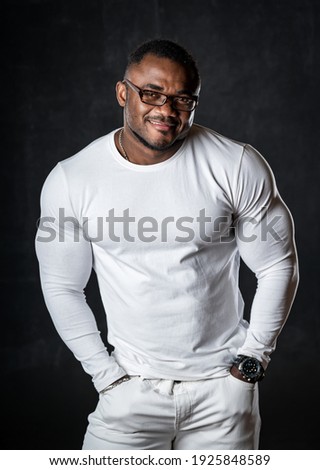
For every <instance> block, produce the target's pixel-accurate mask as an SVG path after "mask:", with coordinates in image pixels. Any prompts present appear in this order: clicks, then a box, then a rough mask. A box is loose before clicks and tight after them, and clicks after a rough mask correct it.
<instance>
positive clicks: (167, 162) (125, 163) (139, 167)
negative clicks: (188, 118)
mask: <svg viewBox="0 0 320 470" xmlns="http://www.w3.org/2000/svg"><path fill="white" fill-rule="evenodd" d="M120 129H121V127H120V128H118V129H115V130H114V131H112V132H111V133H110V140H109V141H110V145H111V149H112V155H113V157H114V159H115V160H116V161H117V162H118V163H120V164H121V165H122V166H124V167H126V168H128V169H130V170H134V171H142V172H148V171H157V170H160V169H161V168H163V167H165V166H168V165H171V164H172V163H173V162H174V161H176V160H177V159H178V158H179V157H180V156H181V154H182V153H183V151H184V147H185V145H186V142H187V139H188V135H187V136H186V138H185V139H184V141H183V142H182V145H181V147H180V148H179V149H178V150H177V151H176V152H175V153H174V154H173V155H172V156H171V157H169V158H167V160H164V161H162V162H159V163H153V164H151V165H138V164H137V163H133V162H130V161H128V160H126V159H125V158H123V156H122V155H121V154H120V152H119V150H118V149H117V147H116V144H115V141H114V137H115V134H116V132H118V131H119V130H120Z"/></svg>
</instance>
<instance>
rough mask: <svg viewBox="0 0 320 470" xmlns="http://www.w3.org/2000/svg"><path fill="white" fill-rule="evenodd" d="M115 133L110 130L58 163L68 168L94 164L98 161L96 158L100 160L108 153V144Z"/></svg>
mask: <svg viewBox="0 0 320 470" xmlns="http://www.w3.org/2000/svg"><path fill="white" fill-rule="evenodd" d="M113 134H114V132H110V133H108V134H106V135H103V136H101V137H98V138H97V139H95V140H93V141H92V142H90V143H89V144H88V145H86V146H85V147H83V148H82V149H81V150H79V151H78V152H76V153H74V154H73V155H71V156H70V157H67V158H65V159H62V160H60V161H59V162H58V163H59V164H60V165H61V166H62V168H64V169H66V170H68V169H72V168H77V167H79V168H80V167H82V166H86V165H90V166H92V165H93V164H94V163H96V160H99V159H100V158H101V157H102V156H105V155H106V154H107V149H108V144H109V142H110V139H111V138H112V135H113Z"/></svg>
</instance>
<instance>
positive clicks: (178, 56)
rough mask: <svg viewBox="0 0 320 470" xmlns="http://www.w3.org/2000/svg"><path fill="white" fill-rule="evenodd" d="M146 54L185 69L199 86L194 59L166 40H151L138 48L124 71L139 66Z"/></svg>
mask: <svg viewBox="0 0 320 470" xmlns="http://www.w3.org/2000/svg"><path fill="white" fill-rule="evenodd" d="M147 54H153V55H155V56H157V57H163V58H166V59H170V60H173V61H174V62H177V63H179V64H181V65H183V66H184V67H186V68H187V69H189V70H190V72H191V73H192V75H193V78H194V79H195V80H196V82H197V84H198V85H200V74H199V70H198V66H197V64H196V61H195V59H194V58H193V56H192V55H191V53H190V52H188V51H187V50H186V49H185V48H184V47H182V46H180V45H179V44H177V43H176V42H173V41H170V40H168V39H151V40H149V41H146V42H144V43H142V44H140V46H138V47H137V48H136V49H135V50H134V51H132V52H131V53H130V55H129V57H128V63H127V67H126V71H127V70H128V68H129V67H130V66H131V65H133V64H140V62H141V61H142V59H143V58H144V57H145V56H146V55H147Z"/></svg>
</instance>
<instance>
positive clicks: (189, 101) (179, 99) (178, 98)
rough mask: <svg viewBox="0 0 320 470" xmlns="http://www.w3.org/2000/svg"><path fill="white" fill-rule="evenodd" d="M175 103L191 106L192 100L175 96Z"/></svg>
mask: <svg viewBox="0 0 320 470" xmlns="http://www.w3.org/2000/svg"><path fill="white" fill-rule="evenodd" d="M175 99H176V101H177V102H178V103H181V104H191V103H193V99H191V98H187V97H186V96H176V97H175Z"/></svg>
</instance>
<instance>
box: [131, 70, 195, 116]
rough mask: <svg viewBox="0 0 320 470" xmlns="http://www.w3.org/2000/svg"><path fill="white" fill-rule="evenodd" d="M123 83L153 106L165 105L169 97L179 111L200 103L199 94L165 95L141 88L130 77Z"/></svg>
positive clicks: (191, 109)
mask: <svg viewBox="0 0 320 470" xmlns="http://www.w3.org/2000/svg"><path fill="white" fill-rule="evenodd" d="M123 83H125V84H127V85H129V87H130V88H131V89H132V90H133V91H135V92H136V93H138V95H139V96H140V100H141V101H142V103H145V104H150V105H151V106H163V105H164V104H165V103H166V102H167V101H168V100H169V99H170V100H171V103H172V107H173V108H174V109H177V110H178V111H187V112H190V111H193V110H194V109H195V107H196V106H197V104H198V96H190V97H189V96H179V95H165V94H164V93H160V92H159V91H156V90H145V89H142V88H139V87H138V86H137V85H135V84H134V83H132V82H130V80H128V79H126V78H125V79H124V80H123Z"/></svg>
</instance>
